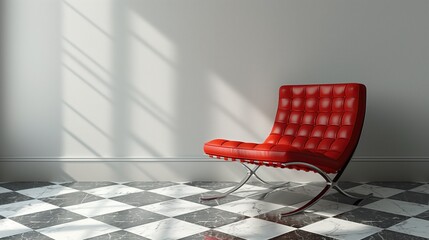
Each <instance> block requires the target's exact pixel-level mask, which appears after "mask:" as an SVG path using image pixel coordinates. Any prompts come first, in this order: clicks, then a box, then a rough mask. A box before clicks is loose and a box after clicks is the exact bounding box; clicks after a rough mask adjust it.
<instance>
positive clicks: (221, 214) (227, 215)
mask: <svg viewBox="0 0 429 240" xmlns="http://www.w3.org/2000/svg"><path fill="white" fill-rule="evenodd" d="M175 218H176V219H179V220H183V221H186V222H190V223H194V224H198V225H201V226H204V227H208V228H216V227H220V226H223V225H227V224H230V223H233V222H237V221H240V220H243V219H245V218H246V216H243V215H240V214H236V213H232V212H226V211H223V210H219V209H216V208H208V209H203V210H200V211H196V212H191V213H187V214H184V215H180V216H176V217H175Z"/></svg>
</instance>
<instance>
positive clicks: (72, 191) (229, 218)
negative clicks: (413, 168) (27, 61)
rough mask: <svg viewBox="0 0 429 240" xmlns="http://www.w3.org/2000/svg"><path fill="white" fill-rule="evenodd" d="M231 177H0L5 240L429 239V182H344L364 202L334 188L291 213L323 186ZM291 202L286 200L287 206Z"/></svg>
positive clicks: (0, 229) (1, 228)
mask: <svg viewBox="0 0 429 240" xmlns="http://www.w3.org/2000/svg"><path fill="white" fill-rule="evenodd" d="M234 185H235V183H231V182H189V183H173V182H128V183H113V182H70V183H50V182H6V183H0V239H61V240H64V239H94V240H95V239H212V240H213V239H428V238H429V184H428V183H415V182H399V183H384V182H371V183H366V184H361V183H352V182H344V183H342V184H341V186H342V187H343V188H344V189H346V190H347V191H348V192H351V193H356V194H369V193H373V194H374V195H373V197H371V198H369V199H367V200H365V201H364V202H363V203H361V205H360V206H358V207H357V206H353V205H351V202H350V199H348V198H345V197H343V196H342V195H340V194H338V193H336V192H330V194H329V195H327V196H325V197H324V199H322V200H321V201H319V202H318V203H317V204H316V205H314V206H313V207H312V208H311V209H310V210H309V211H307V212H305V213H302V214H298V215H294V216H290V217H283V218H281V217H280V216H279V213H281V212H285V211H287V210H290V209H293V208H296V207H297V206H299V205H300V202H302V201H304V200H306V198H307V199H308V196H309V195H313V194H315V193H317V191H318V190H320V189H321V186H320V185H318V184H307V185H302V184H291V185H290V186H289V190H288V192H287V195H286V193H285V191H275V192H272V193H270V194H268V195H264V194H261V193H263V190H266V188H265V186H264V185H262V184H260V183H250V184H247V185H245V186H244V188H242V189H241V190H239V191H238V192H236V193H235V194H233V195H230V196H228V197H226V198H223V199H219V200H210V201H200V200H199V196H200V195H201V194H213V193H216V192H225V191H227V190H228V189H229V188H231V187H232V186H234ZM284 203H287V205H288V206H285V205H283V204H284Z"/></svg>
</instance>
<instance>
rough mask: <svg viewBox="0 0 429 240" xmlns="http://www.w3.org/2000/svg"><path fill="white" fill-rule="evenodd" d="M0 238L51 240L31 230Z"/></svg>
mask: <svg viewBox="0 0 429 240" xmlns="http://www.w3.org/2000/svg"><path fill="white" fill-rule="evenodd" d="M0 240H53V239H52V238H50V237H47V236H45V235H43V234H41V233H39V232H36V231H31V232H25V233H21V234H16V235H13V236H9V237H4V238H0Z"/></svg>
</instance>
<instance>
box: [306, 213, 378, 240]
mask: <svg viewBox="0 0 429 240" xmlns="http://www.w3.org/2000/svg"><path fill="white" fill-rule="evenodd" d="M301 230H304V231H307V232H312V233H316V234H320V235H324V236H328V237H332V238H335V239H347V240H355V239H356V240H358V239H363V238H365V237H368V236H370V235H372V234H374V233H377V232H379V231H381V230H382V229H380V228H377V227H373V226H368V225H364V224H360V223H355V222H349V221H345V220H342V219H338V218H327V219H324V220H322V221H319V222H316V223H313V224H310V225H307V226H305V227H303V228H301Z"/></svg>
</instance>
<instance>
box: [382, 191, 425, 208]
mask: <svg viewBox="0 0 429 240" xmlns="http://www.w3.org/2000/svg"><path fill="white" fill-rule="evenodd" d="M389 198H390V199H395V200H400V201H405V202H413V203H418V204H426V205H429V194H427V193H419V192H413V191H406V192H402V193H399V194H396V195H393V196H391V197H389Z"/></svg>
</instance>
